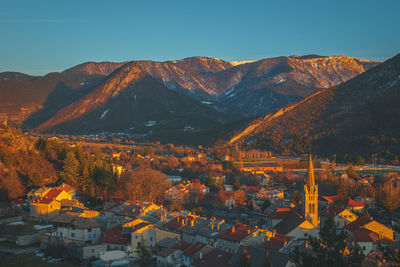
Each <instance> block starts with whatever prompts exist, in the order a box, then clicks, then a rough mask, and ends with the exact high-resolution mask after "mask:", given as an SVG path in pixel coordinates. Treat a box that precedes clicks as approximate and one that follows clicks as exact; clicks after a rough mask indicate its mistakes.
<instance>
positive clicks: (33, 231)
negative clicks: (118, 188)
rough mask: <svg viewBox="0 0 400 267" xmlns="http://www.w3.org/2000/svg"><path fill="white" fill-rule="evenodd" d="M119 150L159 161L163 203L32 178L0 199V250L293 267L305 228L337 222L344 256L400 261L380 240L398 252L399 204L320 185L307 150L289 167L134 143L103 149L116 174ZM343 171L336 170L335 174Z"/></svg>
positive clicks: (306, 238)
mask: <svg viewBox="0 0 400 267" xmlns="http://www.w3.org/2000/svg"><path fill="white" fill-rule="evenodd" d="M71 146H73V145H71ZM196 151H197V152H196ZM175 152H176V149H175ZM125 153H130V154H132V155H133V154H135V157H136V158H137V159H138V160H143V161H146V162H150V163H153V164H154V163H155V162H156V164H157V165H158V166H161V167H162V168H163V173H164V174H165V177H166V178H167V179H168V180H169V186H168V188H167V189H166V190H165V192H164V193H163V202H162V203H161V202H160V201H154V202H150V201H144V200H127V199H123V198H122V197H120V198H115V197H112V198H108V199H105V198H101V201H98V202H96V203H94V202H93V201H94V200H93V199H94V198H87V197H85V194H83V193H82V192H80V191H79V190H78V189H77V188H75V187H74V186H73V185H71V184H68V183H65V182H62V183H57V182H56V183H55V184H54V185H46V186H41V187H36V188H33V189H31V190H30V191H29V192H28V193H27V194H26V196H24V197H20V198H18V199H15V200H13V201H12V202H11V206H10V207H8V208H7V209H5V208H3V210H2V213H1V214H6V215H5V216H1V217H0V228H2V230H0V251H2V252H7V253H16V254H18V253H27V251H28V252H29V253H33V254H34V255H36V256H37V257H40V258H41V260H42V261H43V262H48V263H58V262H65V261H67V262H71V263H73V264H76V265H81V266H95V267H100V266H102V267H106V266H187V267H190V266H194V267H200V266H207V267H211V266H218V267H223V266H282V267H283V266H286V267H288V266H298V264H297V262H295V259H294V258H293V254H294V253H296V252H298V251H302V252H309V253H313V247H312V246H313V244H312V242H310V240H312V239H310V237H315V238H321V236H320V232H321V229H323V226H324V225H326V224H327V223H333V224H332V225H333V226H334V227H335V229H338V230H342V231H343V232H344V233H345V234H346V239H345V244H346V245H345V247H344V248H343V251H342V252H341V253H342V254H343V255H347V254H350V253H352V252H354V251H357V253H359V254H360V255H361V257H362V260H361V261H360V265H362V266H394V265H397V264H399V262H396V261H397V260H398V259H399V258H398V257H397V258H396V257H394V258H390V257H389V258H388V257H384V253H386V252H385V251H386V250H385V249H387V250H388V251H389V250H390V251H393V255H398V253H399V249H400V241H399V240H400V232H399V230H400V227H399V220H400V211H399V209H398V207H396V209H395V210H393V211H392V212H391V213H390V216H389V215H387V214H388V213H387V211H386V210H385V209H384V208H383V207H382V206H381V205H378V204H377V201H376V199H375V198H373V197H368V196H365V195H359V196H355V197H350V194H349V192H342V191H341V190H340V187H339V189H337V190H334V191H332V188H329V186H327V189H324V191H327V192H332V194H326V195H324V194H321V189H322V188H321V187H322V184H321V185H320V184H319V183H318V181H319V180H321V179H322V180H323V179H324V178H323V177H322V178H318V179H317V178H316V176H317V174H318V172H319V170H317V169H319V168H321V166H318V168H315V166H314V165H315V164H316V163H315V162H316V161H315V160H313V158H312V157H311V155H304V157H303V159H302V165H296V166H294V167H292V169H293V170H295V171H294V172H293V173H291V174H290V175H289V174H286V172H285V170H284V169H285V168H284V166H283V165H284V164H285V163H282V160H278V159H277V158H274V157H273V155H272V154H271V153H269V152H260V151H250V152H243V151H241V152H235V153H225V152H221V153H220V155H219V156H218V158H219V160H218V161H216V160H211V154H210V153H209V152H207V151H206V150H202V151H201V150H194V151H181V153H179V152H176V153H175V154H174V155H172V154H171V152H168V153H167V152H165V153H164V155H162V156H160V155H158V156H155V155H154V153H149V150H146V149H144V148H140V147H139V148H137V149H136V151H134V150H131V151H128V152H122V153H121V151H109V153H108V154H107V155H108V157H109V159H110V160H111V161H112V162H113V163H112V171H113V172H114V174H115V175H116V176H117V177H123V176H124V174H126V173H129V172H130V171H131V170H130V166H128V165H126V164H124V163H123V162H124V157H125V155H124V154H125ZM214 157H215V156H214ZM260 159H262V160H260ZM196 164H200V165H203V166H208V169H207V170H206V171H205V172H204V173H206V174H203V175H200V176H199V177H196V176H195V174H194V173H190V172H187V169H190V168H189V167H188V166H194V165H196ZM318 164H319V165H321V164H324V163H320V162H318ZM328 165H329V164H328ZM161 167H160V168H161ZM329 167H330V168H332V166H329ZM334 167H335V166H334ZM336 167H337V166H336ZM232 169H234V170H235V172H233V173H232ZM349 175H350V176H351V173H346V172H345V171H343V172H341V173H340V174H338V175H337V179H338V181H339V182H338V183H342V182H345V181H347V180H349V179H350V178H349ZM120 179H122V178H120ZM325 179H326V178H325ZM392 179H399V177H398V175H397V176H394V177H393V178H392ZM374 180H375V175H373V174H367V175H359V177H357V178H356V179H352V181H353V182H352V183H354V184H356V185H357V186H360V187H362V188H366V189H365V190H368V188H370V187H372V184H373V183H374ZM346 188H351V187H348V186H346ZM330 190H331V191H330ZM353 195H354V194H353ZM121 196H122V195H121ZM10 229H20V231H17V232H15V231H14V232H12V231H11V230H10ZM28 229H29V230H28ZM8 230H10V231H8ZM11 243H12V244H14V245H15V246H12V247H11V246H8V245H7V244H11Z"/></svg>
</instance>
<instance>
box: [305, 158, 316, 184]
mask: <svg viewBox="0 0 400 267" xmlns="http://www.w3.org/2000/svg"><path fill="white" fill-rule="evenodd" d="M306 183H307V186H308V187H310V186H314V185H315V178H314V166H313V162H312V158H311V154H310V163H309V165H308V172H307V180H306Z"/></svg>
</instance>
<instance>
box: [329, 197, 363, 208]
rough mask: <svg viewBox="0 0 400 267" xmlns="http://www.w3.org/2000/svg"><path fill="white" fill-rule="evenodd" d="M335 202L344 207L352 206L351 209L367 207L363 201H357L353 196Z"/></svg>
mask: <svg viewBox="0 0 400 267" xmlns="http://www.w3.org/2000/svg"><path fill="white" fill-rule="evenodd" d="M334 203H335V205H337V206H342V207H345V208H350V209H352V208H363V207H365V205H364V204H363V203H361V202H358V201H355V200H353V199H351V198H347V199H345V200H336V201H335V202H334Z"/></svg>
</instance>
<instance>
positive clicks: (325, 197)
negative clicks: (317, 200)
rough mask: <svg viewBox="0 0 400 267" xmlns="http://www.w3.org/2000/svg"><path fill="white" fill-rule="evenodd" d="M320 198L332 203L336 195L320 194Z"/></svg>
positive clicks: (336, 197)
mask: <svg viewBox="0 0 400 267" xmlns="http://www.w3.org/2000/svg"><path fill="white" fill-rule="evenodd" d="M321 198H322V199H323V200H325V201H327V202H329V203H332V202H334V201H336V200H337V199H338V196H322V197H321Z"/></svg>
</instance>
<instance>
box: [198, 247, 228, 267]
mask: <svg viewBox="0 0 400 267" xmlns="http://www.w3.org/2000/svg"><path fill="white" fill-rule="evenodd" d="M231 258H232V254H230V253H228V252H225V251H222V250H219V249H216V248H215V249H213V250H211V251H210V252H208V253H207V254H205V255H203V256H202V257H200V258H198V259H196V260H194V261H193V262H192V266H194V267H230V264H229V260H230V259H231Z"/></svg>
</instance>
